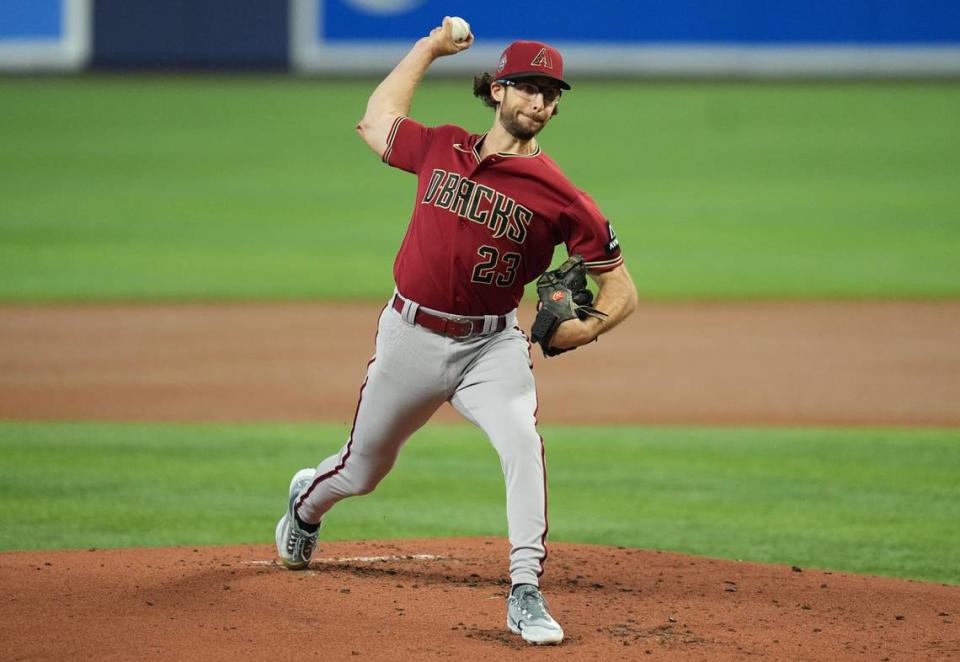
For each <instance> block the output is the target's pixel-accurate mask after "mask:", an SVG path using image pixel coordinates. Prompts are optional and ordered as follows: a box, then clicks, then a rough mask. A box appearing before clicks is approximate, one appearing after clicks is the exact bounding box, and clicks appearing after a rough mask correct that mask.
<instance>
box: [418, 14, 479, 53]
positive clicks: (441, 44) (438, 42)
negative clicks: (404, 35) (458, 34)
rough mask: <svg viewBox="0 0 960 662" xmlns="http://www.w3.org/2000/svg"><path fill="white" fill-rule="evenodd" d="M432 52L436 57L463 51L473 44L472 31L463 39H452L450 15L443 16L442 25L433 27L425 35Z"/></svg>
mask: <svg viewBox="0 0 960 662" xmlns="http://www.w3.org/2000/svg"><path fill="white" fill-rule="evenodd" d="M427 39H428V41H429V42H430V46H431V48H432V49H433V52H434V54H435V55H436V56H437V57H440V56H443V55H453V54H455V53H459V52H460V51H465V50H467V49H468V48H470V46H472V45H473V32H471V33H470V34H469V35H468V36H467V38H466V39H464V40H463V41H459V42H457V41H454V40H453V26H452V25H451V23H450V17H449V16H444V17H443V25H440V26H437V27H435V28H434V29H433V30H431V31H430V36H429V37H427Z"/></svg>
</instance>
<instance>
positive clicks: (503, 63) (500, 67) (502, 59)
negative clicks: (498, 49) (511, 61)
mask: <svg viewBox="0 0 960 662" xmlns="http://www.w3.org/2000/svg"><path fill="white" fill-rule="evenodd" d="M505 66H507V54H506V53H504V54H503V55H501V56H500V63H499V64H498V65H497V73H500V72H501V71H503V68H504V67H505Z"/></svg>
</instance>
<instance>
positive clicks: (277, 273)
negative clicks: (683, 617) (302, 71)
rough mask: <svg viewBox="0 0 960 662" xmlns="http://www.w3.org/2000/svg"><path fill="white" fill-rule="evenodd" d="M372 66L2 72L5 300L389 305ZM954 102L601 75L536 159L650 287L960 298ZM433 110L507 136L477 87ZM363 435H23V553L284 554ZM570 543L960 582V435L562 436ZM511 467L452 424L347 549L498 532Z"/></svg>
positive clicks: (7, 528)
mask: <svg viewBox="0 0 960 662" xmlns="http://www.w3.org/2000/svg"><path fill="white" fill-rule="evenodd" d="M375 84H376V81H373V80H367V81H320V80H302V79H294V78H285V77H275V78H257V77H201V76H196V77H183V78H177V77H162V76H158V77H140V78H135V77H97V76H89V77H76V78H36V79H32V78H0V301H60V300H64V301H87V300H121V301H143V300H160V301H162V300H206V299H210V300H213V299H215V300H221V299H238V300H244V299H247V300H249V299H306V298H321V299H354V298H366V299H374V300H377V301H381V300H382V299H383V297H384V295H385V294H386V293H387V292H389V291H390V289H391V287H392V284H391V283H392V281H391V265H392V260H393V256H394V254H395V252H396V249H397V247H398V245H399V242H400V239H401V237H402V236H403V233H404V230H405V228H406V223H407V219H408V215H409V210H410V205H411V203H412V195H413V179H412V177H411V176H409V175H407V174H405V173H401V172H398V171H394V170H392V169H390V168H387V167H385V166H383V165H382V164H380V163H379V162H378V160H377V158H376V156H375V155H373V154H372V153H371V152H369V151H368V150H367V148H366V147H365V146H364V145H363V144H362V142H361V141H360V140H359V139H358V138H357V137H356V136H355V135H354V131H353V126H354V123H355V122H356V120H357V119H358V118H359V117H360V115H361V114H362V111H363V108H364V105H365V102H366V98H367V96H368V94H369V93H370V91H371V90H372V88H373V87H374V85H375ZM958 108H960V86H958V85H956V84H948V83H944V84H922V83H878V84H866V83H864V84H836V83H831V84H778V83H762V84H761V83H727V84H707V83H695V84H688V83H683V84H680V83H650V82H642V83H641V82H616V81H607V82H599V81H593V82H590V81H586V82H578V83H577V85H576V90H575V91H574V92H573V93H571V94H569V95H568V96H567V97H566V98H565V99H564V100H563V102H562V111H561V114H560V117H558V118H557V120H556V121H555V125H553V126H551V127H550V128H549V129H547V131H546V132H545V134H544V135H543V139H542V143H543V145H544V148H545V149H546V151H547V152H548V153H550V154H551V155H552V156H553V157H554V158H555V159H556V160H557V161H558V162H559V163H560V164H561V165H562V166H563V167H564V168H565V170H566V171H567V173H568V174H569V175H570V177H571V178H572V179H573V181H574V182H575V183H577V184H578V185H579V186H580V187H581V188H584V189H585V190H587V191H589V192H590V193H591V194H593V196H594V197H595V198H596V199H597V201H598V202H599V204H600V205H601V207H602V208H603V209H604V210H605V212H606V213H607V214H608V215H609V217H610V218H611V220H612V221H613V223H614V225H615V227H616V229H617V231H618V234H619V236H620V238H621V241H622V243H623V246H624V249H625V254H626V256H627V263H628V266H629V268H630V271H631V272H632V274H633V275H634V277H635V279H636V281H637V284H638V287H639V289H640V291H641V295H642V296H643V297H645V298H648V299H650V298H662V299H684V298H704V299H713V298H777V299H784V298H837V297H842V298H891V297H897V298H945V297H957V296H960V187H958V186H957V181H958V179H960V123H958V122H957V121H956V115H957V109H958ZM413 115H414V116H415V117H417V118H419V119H421V120H422V121H424V122H426V123H444V122H457V123H460V124H462V125H464V126H465V127H467V128H469V129H471V130H474V131H478V132H480V131H483V130H486V128H488V126H489V123H490V121H491V115H490V112H489V111H488V110H487V109H484V108H483V107H482V106H481V105H480V104H479V102H477V101H476V100H474V99H472V98H471V97H470V94H469V85H468V82H467V81H460V82H456V83H454V82H452V81H430V82H428V83H427V84H425V85H424V87H423V88H422V89H421V90H420V92H419V94H418V96H417V99H416V101H415V105H414V109H413ZM345 435H346V430H345V429H343V428H342V427H337V426H294V425H290V426H280V425H245V426H222V425H193V426H185V425H119V424H112V425H98V424H66V423H65V424H30V423H12V422H7V423H4V422H0V512H2V513H3V515H2V517H3V527H2V528H0V549H27V548H50V547H68V548H83V547H93V546H96V547H105V546H131V545H169V544H189V545H199V544H228V543H247V542H264V543H266V542H269V541H270V540H271V536H272V531H273V525H274V523H275V521H276V518H277V517H278V516H279V512H278V509H279V508H281V507H282V502H283V494H284V490H285V486H286V483H287V481H288V479H289V476H290V474H291V472H292V471H293V470H294V469H296V468H298V467H301V466H304V465H307V464H313V463H316V462H318V461H319V460H320V459H321V458H322V457H324V456H325V455H326V454H328V453H331V452H333V451H334V450H335V449H336V448H337V447H338V446H339V444H340V443H341V442H342V439H343V438H344V436H345ZM544 435H545V437H546V438H547V441H548V445H549V474H550V482H551V491H550V504H551V523H550V524H551V536H552V539H553V540H558V541H582V542H592V543H603V544H612V545H630V546H637V547H644V548H655V549H670V550H679V551H685V552H690V553H694V554H702V555H706V556H716V557H725V558H742V559H750V560H756V561H769V562H777V563H790V564H798V565H802V566H811V567H819V568H829V569H836V570H848V571H856V572H866V573H879V574H886V575H896V576H903V577H913V578H918V579H926V580H933V581H942V582H952V583H960V569H958V568H960V564H958V562H957V561H958V557H957V550H958V549H960V528H958V527H957V525H956V522H958V521H960V431H958V430H932V429H923V430H905V429H904V430H852V429H851V430H821V429H792V430H783V429H732V428H722V429H682V428H563V429H552V428H544ZM504 534H505V516H504V513H503V485H502V477H501V475H500V471H499V465H498V462H497V458H496V456H495V454H494V452H493V450H492V449H491V448H490V447H489V445H488V444H487V443H486V441H485V440H484V439H483V438H482V436H481V435H480V433H478V432H476V431H475V430H473V429H472V428H468V427H444V426H436V425H431V426H428V427H427V428H426V429H424V430H423V431H421V432H420V433H418V435H417V436H416V437H415V438H414V439H413V440H412V442H411V443H410V445H409V447H408V449H407V450H406V451H405V453H404V454H403V456H402V457H401V460H400V463H399V465H398V468H397V469H396V471H395V472H394V473H392V474H391V475H390V476H389V477H388V478H387V480H386V481H385V483H384V484H383V486H382V487H381V489H380V490H378V491H377V493H375V494H374V495H371V496H368V497H364V498H361V499H354V500H350V501H348V502H345V503H343V504H341V505H340V506H339V507H338V508H337V509H336V510H335V511H334V512H333V513H332V514H331V517H330V520H329V522H328V525H327V527H326V530H325V532H324V536H325V537H326V538H328V539H356V538H367V539H373V538H393V537H424V536H455V535H504Z"/></svg>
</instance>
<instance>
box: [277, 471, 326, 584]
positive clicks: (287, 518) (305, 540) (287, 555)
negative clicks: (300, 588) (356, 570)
mask: <svg viewBox="0 0 960 662" xmlns="http://www.w3.org/2000/svg"><path fill="white" fill-rule="evenodd" d="M315 474H316V472H315V471H314V470H313V469H301V470H300V471H298V472H297V473H296V474H294V476H293V480H291V481H290V496H289V499H288V500H287V512H285V513H284V514H283V517H281V518H280V521H279V522H277V531H276V539H277V554H279V555H280V561H281V562H282V563H283V565H284V566H286V567H287V568H289V569H290V570H303V569H304V568H306V567H307V566H308V565H310V557H311V556H313V550H314V549H315V548H316V546H317V538H319V537H320V534H319V533H318V532H317V531H314V532H313V533H307V532H306V531H304V530H303V529H301V528H300V527H299V526H297V518H296V517H294V515H293V504H294V502H295V501H296V500H297V497H298V496H300V492H302V491H303V490H304V488H305V487H306V486H307V485H309V484H310V481H312V480H313V477H314V475H315Z"/></svg>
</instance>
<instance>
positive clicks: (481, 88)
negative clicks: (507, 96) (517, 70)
mask: <svg viewBox="0 0 960 662" xmlns="http://www.w3.org/2000/svg"><path fill="white" fill-rule="evenodd" d="M493 82H494V78H493V76H491V75H490V74H488V73H486V72H484V73H482V74H477V75H476V76H474V77H473V96H475V97H477V98H478V99H480V101H482V102H483V105H484V106H487V107H488V108H493V109H494V110H496V108H497V106H499V105H500V103H499V102H498V101H495V100H494V98H493V94H492V93H491V92H490V85H491V83H493ZM559 112H560V104H557V105H556V106H554V107H553V113H551V115H550V116H551V117H556V115H557V114H558V113H559Z"/></svg>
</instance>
